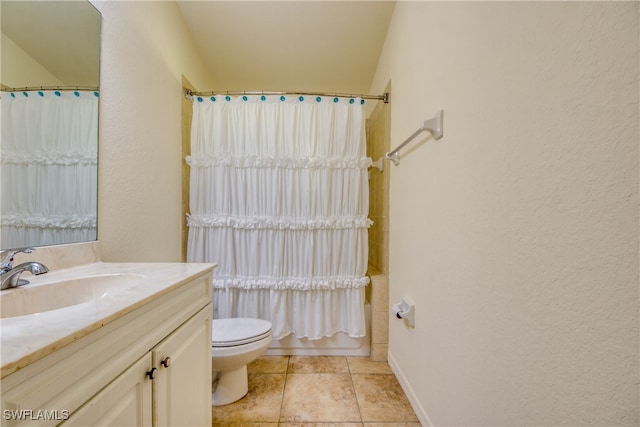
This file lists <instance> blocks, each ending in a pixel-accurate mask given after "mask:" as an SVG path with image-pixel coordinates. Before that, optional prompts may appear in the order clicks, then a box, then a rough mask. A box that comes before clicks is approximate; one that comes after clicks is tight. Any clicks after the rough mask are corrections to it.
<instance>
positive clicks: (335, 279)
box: [186, 96, 372, 339]
mask: <svg viewBox="0 0 640 427" xmlns="http://www.w3.org/2000/svg"><path fill="white" fill-rule="evenodd" d="M186 160H187V163H188V164H189V165H190V166H191V181H190V186H191V197H190V211H191V213H190V215H189V216H188V219H187V224H188V226H189V241H188V255H187V259H188V260H189V261H194V262H217V263H218V265H219V267H218V269H217V271H216V274H215V277H214V282H213V286H214V301H213V302H214V316H215V317H240V316H248V317H258V318H263V319H267V320H270V321H271V322H272V324H273V336H274V338H275V339H280V338H283V337H284V336H286V335H288V334H291V333H293V334H295V335H296V336H298V337H306V338H310V339H319V338H322V337H325V336H332V335H334V334H335V333H336V332H346V333H347V334H349V335H351V336H357V337H361V336H364V333H365V325H364V287H365V286H366V285H367V283H368V278H367V277H366V276H365V273H366V271H367V265H366V264H367V252H368V241H367V239H368V236H367V234H368V228H369V227H370V226H371V224H372V222H371V220H369V219H368V218H367V214H368V208H369V200H368V195H369V192H368V185H369V182H368V175H367V168H368V167H369V166H370V165H371V159H369V158H367V157H366V146H365V132H364V107H363V106H362V102H361V100H359V99H349V98H331V97H312V98H309V97H307V98H303V97H280V96H263V97H259V96H250V97H234V98H232V97H209V98H199V97H194V98H193V121H192V131H191V154H190V156H188V157H187V159H186Z"/></svg>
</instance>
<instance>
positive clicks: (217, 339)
mask: <svg viewBox="0 0 640 427" xmlns="http://www.w3.org/2000/svg"><path fill="white" fill-rule="evenodd" d="M212 325H213V327H212V331H211V346H212V347H233V346H238V345H244V344H249V343H252V342H255V341H259V340H261V339H264V338H266V337H268V336H270V335H271V322H268V321H266V320H262V319H250V318H244V317H236V318H229V319H214V320H213V321H212Z"/></svg>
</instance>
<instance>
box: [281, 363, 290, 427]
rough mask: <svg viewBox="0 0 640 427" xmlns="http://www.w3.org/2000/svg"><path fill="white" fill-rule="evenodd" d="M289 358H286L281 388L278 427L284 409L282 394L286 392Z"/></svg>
mask: <svg viewBox="0 0 640 427" xmlns="http://www.w3.org/2000/svg"><path fill="white" fill-rule="evenodd" d="M290 363H291V356H287V369H286V370H285V371H284V387H283V388H282V398H281V399H280V411H279V412H278V425H280V423H282V422H283V421H282V408H283V407H284V393H285V392H286V391H287V380H288V378H289V364H290Z"/></svg>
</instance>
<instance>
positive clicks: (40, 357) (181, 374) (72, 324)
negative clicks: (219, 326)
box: [0, 257, 215, 426]
mask: <svg viewBox="0 0 640 427" xmlns="http://www.w3.org/2000/svg"><path fill="white" fill-rule="evenodd" d="M34 258H35V257H34ZM214 267H215V265H214V264H179V263H176V264H163V263H161V264H149V263H144V264H133V263H102V262H95V263H91V264H86V265H81V266H78V267H74V268H69V269H62V270H59V271H54V270H52V271H51V272H50V273H48V274H46V275H42V276H37V277H32V276H28V277H27V278H28V279H29V280H30V281H31V283H30V284H29V285H25V286H23V287H20V288H17V289H10V290H5V291H2V292H1V293H0V303H1V304H2V311H0V315H1V316H2V319H0V339H1V349H0V355H1V360H0V362H1V374H2V376H1V379H0V387H1V390H2V397H1V400H2V415H1V418H2V419H1V423H2V425H3V426H4V425H6V426H14V425H15V426H18V425H30V426H31V425H46V426H49V425H64V426H97V425H100V426H108V425H110V426H151V425H154V426H156V425H157V426H172V425H173V426H189V425H193V426H202V425H210V424H211V316H212V310H211V275H212V270H213V268H214ZM52 289H53V290H55V292H52V291H51V290H52ZM78 295H80V296H78ZM74 298H75V299H74ZM11 307H13V308H11ZM5 309H6V310H5ZM11 310H14V311H11Z"/></svg>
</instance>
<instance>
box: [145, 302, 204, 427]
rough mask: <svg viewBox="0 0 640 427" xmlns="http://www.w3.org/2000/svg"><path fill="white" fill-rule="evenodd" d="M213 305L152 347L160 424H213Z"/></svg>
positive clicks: (156, 402) (154, 384) (156, 410)
mask: <svg viewBox="0 0 640 427" xmlns="http://www.w3.org/2000/svg"><path fill="white" fill-rule="evenodd" d="M211 314H212V312H211V304H209V305H208V306H207V307H205V308H204V309H202V310H201V311H199V312H198V314H196V315H195V316H193V317H192V318H191V319H189V320H188V321H187V322H186V323H184V324H183V325H182V326H180V327H179V328H178V329H176V330H175V332H173V333H172V334H171V335H169V336H168V337H167V338H166V339H164V340H163V341H162V342H161V343H160V344H158V345H157V346H156V347H155V348H154V349H153V350H152V354H153V363H154V366H155V367H157V368H158V376H157V378H156V379H155V380H154V381H153V388H154V416H157V419H156V423H155V425H157V426H206V425H211Z"/></svg>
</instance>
